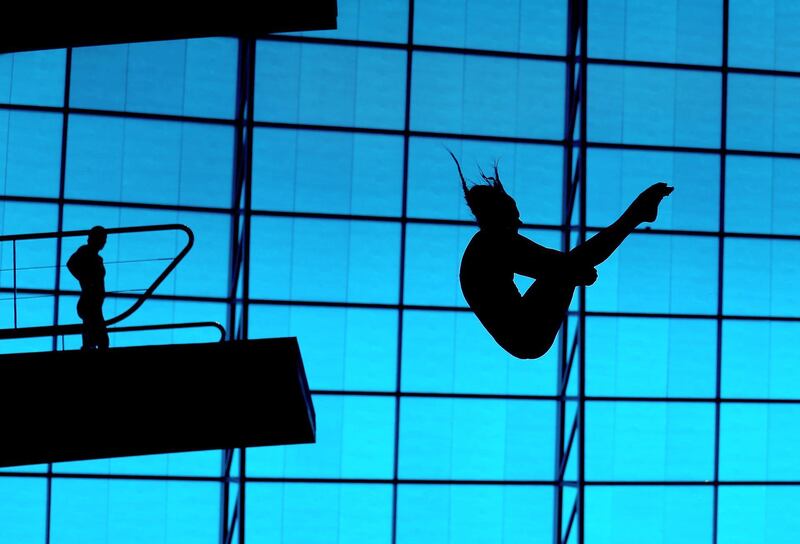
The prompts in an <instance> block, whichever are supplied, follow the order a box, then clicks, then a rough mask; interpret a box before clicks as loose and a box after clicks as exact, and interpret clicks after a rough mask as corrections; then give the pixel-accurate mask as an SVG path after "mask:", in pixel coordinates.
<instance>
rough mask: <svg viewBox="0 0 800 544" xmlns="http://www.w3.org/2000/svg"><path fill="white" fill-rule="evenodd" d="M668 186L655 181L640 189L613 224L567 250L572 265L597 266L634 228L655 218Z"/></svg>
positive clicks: (667, 192)
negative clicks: (572, 261) (653, 183)
mask: <svg viewBox="0 0 800 544" xmlns="http://www.w3.org/2000/svg"><path fill="white" fill-rule="evenodd" d="M672 189H673V188H672V187H670V186H668V185H667V184H666V183H656V184H655V185H652V186H650V187H649V188H647V189H646V190H644V191H643V192H642V194H640V195H639V196H638V197H637V198H636V200H634V201H633V203H632V204H631V205H630V206H629V207H628V209H627V210H625V213H623V214H622V216H621V217H620V218H619V219H617V220H616V221H615V222H614V223H613V224H611V225H609V226H608V227H606V228H604V229H603V230H601V231H600V232H598V233H597V234H595V235H594V236H593V237H592V238H590V239H589V240H586V241H585V242H584V243H583V244H581V245H579V246H578V247H576V248H574V249H573V250H571V251H570V252H569V255H570V258H571V259H574V261H575V265H574V266H576V267H579V268H583V267H591V266H597V265H599V264H600V263H602V262H603V261H605V260H606V259H608V258H609V257H610V256H611V254H612V253H614V251H616V249H617V248H618V247H619V246H620V244H621V243H622V242H623V240H625V238H627V237H628V235H629V234H630V233H632V232H633V230H634V229H635V228H636V227H638V226H639V225H640V224H641V223H644V222H651V221H655V220H656V217H657V216H658V206H659V204H660V203H661V201H662V200H663V199H664V197H666V196H667V195H669V194H670V193H672Z"/></svg>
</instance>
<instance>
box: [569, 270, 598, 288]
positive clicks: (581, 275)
mask: <svg viewBox="0 0 800 544" xmlns="http://www.w3.org/2000/svg"><path fill="white" fill-rule="evenodd" d="M573 281H574V282H575V285H592V284H593V283H594V282H596V281H597V269H596V268H594V267H592V268H586V269H584V270H577V271H576V272H575V276H574V277H573Z"/></svg>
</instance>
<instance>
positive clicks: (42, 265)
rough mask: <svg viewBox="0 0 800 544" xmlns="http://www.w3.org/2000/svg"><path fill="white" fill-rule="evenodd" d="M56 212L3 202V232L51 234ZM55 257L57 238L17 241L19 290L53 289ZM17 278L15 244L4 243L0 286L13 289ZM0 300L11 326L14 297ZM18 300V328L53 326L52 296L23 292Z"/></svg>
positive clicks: (0, 220) (51, 207)
mask: <svg viewBox="0 0 800 544" xmlns="http://www.w3.org/2000/svg"><path fill="white" fill-rule="evenodd" d="M57 213H58V207H57V206H56V205H54V204H53V205H51V204H38V203H25V202H1V203H0V232H2V234H4V235H10V234H27V233H35V232H52V231H55V230H57V228H58V224H57ZM55 257H56V241H55V239H46V240H22V241H18V242H17V243H16V269H17V270H16V285H17V287H18V288H30V289H52V288H53V287H54V285H55V264H56V259H55ZM14 276H15V274H14V243H13V242H3V243H1V244H0V286H1V287H4V288H10V287H13V285H14V281H15V278H14ZM0 298H2V299H3V309H2V310H0V316H2V320H3V322H4V323H5V324H7V325H8V324H9V319H11V316H12V313H13V300H12V299H13V295H12V293H0ZM18 300H19V302H18V306H19V308H18V312H19V326H33V325H45V324H50V323H52V319H53V299H52V297H48V296H44V295H38V294H35V293H20V294H19V295H18ZM43 312H44V315H43ZM8 326H12V325H8Z"/></svg>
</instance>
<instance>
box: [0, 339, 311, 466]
mask: <svg viewBox="0 0 800 544" xmlns="http://www.w3.org/2000/svg"><path fill="white" fill-rule="evenodd" d="M228 372H230V373H231V375H232V376H236V383H235V385H234V386H229V385H228V384H226V383H225V379H224V376H226V375H227V374H226V373H228ZM0 378H1V379H2V381H3V383H5V384H13V386H11V385H9V386H8V387H6V388H5V390H4V394H3V395H0V418H2V428H3V439H4V441H5V447H3V448H2V450H0V467H8V466H16V465H29V464H37V463H54V462H61V461H76V460H83V459H100V458H106V457H121V456H130V455H146V454H156V453H174V452H182V451H197V450H211V449H228V450H229V453H227V454H226V455H231V453H232V450H231V449H232V448H244V447H254V446H272V445H279V444H309V443H313V442H314V441H315V436H316V415H315V412H314V405H313V403H312V399H311V393H310V390H309V388H308V382H307V381H306V375H305V370H304V368H303V361H302V358H301V356H300V347H299V345H298V343H297V339H296V338H269V339H264V340H241V341H236V342H212V343H204V344H178V345H161V346H137V347H128V348H114V349H111V350H108V351H99V350H93V351H88V352H87V351H77V350H70V351H51V352H36V353H19V354H13V355H4V356H3V364H2V365H0Z"/></svg>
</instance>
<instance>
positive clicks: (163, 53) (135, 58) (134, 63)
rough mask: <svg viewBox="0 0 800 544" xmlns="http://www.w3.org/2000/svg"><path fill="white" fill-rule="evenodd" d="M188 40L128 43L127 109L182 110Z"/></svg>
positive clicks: (168, 111)
mask: <svg viewBox="0 0 800 544" xmlns="http://www.w3.org/2000/svg"><path fill="white" fill-rule="evenodd" d="M185 70H186V42H185V41H178V40H176V41H167V42H144V43H132V44H129V45H128V54H127V66H126V72H125V81H126V88H125V97H124V98H125V109H126V110H129V111H144V112H148V113H181V112H182V110H183V97H184V93H183V73H184V71H185Z"/></svg>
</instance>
